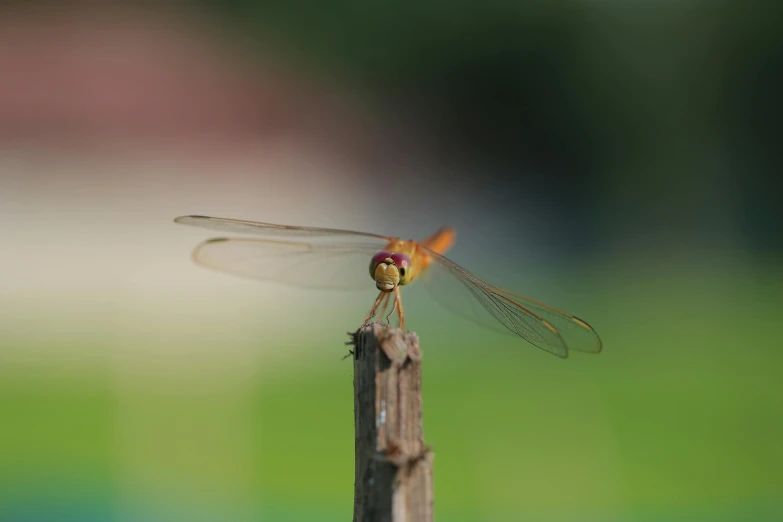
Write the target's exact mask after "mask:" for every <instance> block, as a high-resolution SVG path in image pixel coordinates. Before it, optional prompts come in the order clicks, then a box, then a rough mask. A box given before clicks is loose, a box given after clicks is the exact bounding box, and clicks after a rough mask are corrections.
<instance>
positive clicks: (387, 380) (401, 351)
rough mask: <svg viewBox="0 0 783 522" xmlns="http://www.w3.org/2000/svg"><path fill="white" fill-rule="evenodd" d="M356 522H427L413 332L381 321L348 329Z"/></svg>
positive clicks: (427, 467)
mask: <svg viewBox="0 0 783 522" xmlns="http://www.w3.org/2000/svg"><path fill="white" fill-rule="evenodd" d="M352 335H353V339H352V344H353V346H354V348H353V360H354V426H355V436H356V441H355V443H356V445H355V452H356V455H355V457H356V474H355V482H354V515H353V520H354V522H431V521H432V519H433V495H432V460H433V455H432V453H431V452H430V450H429V449H428V448H427V447H426V446H425V444H424V436H423V430H422V413H421V404H422V401H421V350H420V349H419V339H418V337H417V336H416V334H413V333H405V332H403V331H402V330H400V329H398V328H395V327H390V326H385V325H381V324H379V323H375V324H371V325H367V326H364V327H362V328H361V329H359V330H358V331H357V332H356V333H354V334H352Z"/></svg>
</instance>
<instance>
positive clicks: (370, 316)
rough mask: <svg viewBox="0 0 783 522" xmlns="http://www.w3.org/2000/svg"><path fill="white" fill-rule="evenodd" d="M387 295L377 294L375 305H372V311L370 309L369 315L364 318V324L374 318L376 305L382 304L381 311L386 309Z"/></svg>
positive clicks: (384, 293)
mask: <svg viewBox="0 0 783 522" xmlns="http://www.w3.org/2000/svg"><path fill="white" fill-rule="evenodd" d="M388 297H389V295H388V294H387V293H386V292H381V293H380V294H378V297H377V298H376V299H375V303H373V305H372V309H370V313H369V314H367V317H365V318H364V324H367V323H368V322H370V319H372V318H373V317H374V316H375V312H377V311H378V305H379V304H381V302H382V301H383V302H384V305H383V307H382V308H381V309H383V308H385V307H386V304H385V302H386V299H388Z"/></svg>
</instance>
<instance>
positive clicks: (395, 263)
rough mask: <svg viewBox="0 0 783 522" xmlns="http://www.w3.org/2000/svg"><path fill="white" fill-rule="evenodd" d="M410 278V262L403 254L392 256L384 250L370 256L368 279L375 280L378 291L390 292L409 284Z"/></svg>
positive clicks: (411, 272)
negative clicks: (399, 286)
mask: <svg viewBox="0 0 783 522" xmlns="http://www.w3.org/2000/svg"><path fill="white" fill-rule="evenodd" d="M412 276H413V271H412V270H411V260H410V259H409V258H408V256H406V255H405V254H392V253H391V252H387V251H385V250H384V251H381V252H378V253H377V254H375V255H374V256H372V260H371V261H370V277H372V278H373V280H375V286H376V287H377V288H378V290H380V291H382V292H391V291H393V290H394V289H395V288H396V287H397V286H398V285H406V284H408V283H410V282H411V277H412Z"/></svg>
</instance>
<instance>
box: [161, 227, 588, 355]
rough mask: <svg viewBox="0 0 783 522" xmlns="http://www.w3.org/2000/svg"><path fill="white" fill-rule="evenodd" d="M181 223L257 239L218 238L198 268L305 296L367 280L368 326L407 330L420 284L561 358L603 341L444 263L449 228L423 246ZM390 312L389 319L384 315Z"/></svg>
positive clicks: (200, 252)
mask: <svg viewBox="0 0 783 522" xmlns="http://www.w3.org/2000/svg"><path fill="white" fill-rule="evenodd" d="M174 221H175V222H177V223H182V224H186V225H194V226H199V227H204V228H209V229H212V230H219V231H222V232H229V233H240V234H247V235H250V236H256V237H232V238H227V237H219V238H213V239H208V240H206V241H204V242H202V243H201V244H199V245H198V246H197V247H196V249H195V251H194V252H193V259H194V260H195V261H196V263H198V264H200V265H202V266H205V267H208V268H213V269H216V270H221V271H224V272H229V273H233V274H236V275H241V276H245V277H251V278H254V279H265V280H273V281H279V282H282V283H287V284H291V285H296V286H302V287H305V288H334V289H351V288H366V287H367V284H368V283H369V281H368V280H367V267H368V265H369V275H370V277H371V278H372V280H373V281H374V282H375V287H376V288H377V289H378V290H379V292H380V293H379V294H378V297H377V298H376V299H375V302H374V303H373V306H372V308H371V309H370V312H369V313H368V314H367V317H366V318H365V320H364V322H365V323H367V322H369V321H370V320H371V319H372V318H373V317H376V316H378V317H380V316H382V315H384V314H385V315H386V318H387V320H388V317H389V316H391V315H392V314H393V313H394V312H395V311H396V312H397V317H398V319H399V325H400V328H402V329H404V328H405V313H404V311H403V307H402V296H401V292H400V287H402V286H405V285H408V284H411V283H413V282H414V281H422V282H423V284H424V285H425V286H426V287H427V288H428V290H429V291H430V294H431V295H432V296H433V297H434V298H435V299H436V300H439V301H440V302H441V303H442V304H443V305H444V306H445V307H446V308H448V309H451V310H452V311H454V312H455V313H457V314H459V315H461V316H463V317H465V318H467V319H470V320H473V321H475V322H476V323H479V324H482V325H485V326H488V327H490V328H493V329H497V330H500V331H503V332H506V333H512V334H516V335H518V336H520V337H522V338H523V339H525V340H526V341H528V342H529V343H531V344H533V345H535V346H537V347H539V348H541V349H543V350H546V351H547V352H550V353H552V354H554V355H557V356H559V357H567V356H568V352H569V350H576V351H581V352H587V353H598V352H600V351H601V348H602V345H601V340H600V338H599V337H598V334H597V333H596V332H595V330H594V329H593V328H592V327H591V326H590V325H589V324H587V323H586V322H585V321H583V320H581V319H579V318H577V317H575V316H573V315H571V314H568V313H566V312H563V311H561V310H558V309H556V308H553V307H551V306H549V305H546V304H544V303H541V302H539V301H536V300H534V299H531V298H529V297H525V296H523V295H521V294H518V293H515V292H512V291H510V290H506V289H504V288H501V287H498V286H495V285H493V284H491V283H489V282H487V281H484V280H482V279H479V278H478V277H476V276H474V275H473V274H471V273H470V272H468V271H467V270H466V269H464V268H462V267H461V266H459V265H457V264H456V263H454V262H453V261H451V260H449V259H448V258H446V257H444V255H443V254H444V253H445V252H446V251H448V250H449V248H451V246H452V245H453V243H454V238H455V232H454V230H453V229H452V228H442V229H440V230H438V231H437V232H435V233H434V234H433V235H431V236H429V237H428V238H426V239H424V240H422V241H418V242H417V241H413V240H403V239H399V238H395V237H388V236H381V235H377V234H370V233H365V232H354V231H350V230H339V229H332V228H319V227H299V226H286V225H273V224H271V223H257V222H253V221H243V220H237V219H226V218H216V217H206V216H181V217H178V218H176V219H175V220H174ZM390 305H391V309H390V310H389V311H388V313H386V310H387V309H389V306H390Z"/></svg>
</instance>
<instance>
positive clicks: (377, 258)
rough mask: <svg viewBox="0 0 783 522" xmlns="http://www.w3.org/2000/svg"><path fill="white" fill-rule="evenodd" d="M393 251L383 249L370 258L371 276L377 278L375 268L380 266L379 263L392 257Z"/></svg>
mask: <svg viewBox="0 0 783 522" xmlns="http://www.w3.org/2000/svg"><path fill="white" fill-rule="evenodd" d="M391 255H392V253H391V252H387V251H386V250H382V251H380V252H378V253H377V254H375V255H374V256H372V259H371V260H370V277H372V278H373V279H375V269H376V268H378V265H380V264H381V263H383V262H384V261H386V260H387V259H389V258H390V257H391Z"/></svg>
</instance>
